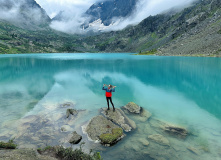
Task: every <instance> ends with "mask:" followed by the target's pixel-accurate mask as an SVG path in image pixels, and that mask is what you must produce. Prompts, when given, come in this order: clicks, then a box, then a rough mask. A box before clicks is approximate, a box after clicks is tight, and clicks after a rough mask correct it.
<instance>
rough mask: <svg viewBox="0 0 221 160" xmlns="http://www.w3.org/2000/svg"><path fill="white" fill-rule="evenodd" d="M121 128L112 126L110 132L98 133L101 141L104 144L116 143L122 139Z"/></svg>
mask: <svg viewBox="0 0 221 160" xmlns="http://www.w3.org/2000/svg"><path fill="white" fill-rule="evenodd" d="M122 136H123V129H122V128H114V129H112V133H104V134H102V135H100V137H99V138H100V140H101V143H102V144H104V145H109V146H110V145H113V144H116V143H117V142H118V141H119V140H121V139H122Z"/></svg>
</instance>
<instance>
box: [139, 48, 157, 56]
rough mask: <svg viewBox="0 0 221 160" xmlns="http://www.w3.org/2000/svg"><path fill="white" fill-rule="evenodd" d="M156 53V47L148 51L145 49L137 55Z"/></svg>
mask: <svg viewBox="0 0 221 160" xmlns="http://www.w3.org/2000/svg"><path fill="white" fill-rule="evenodd" d="M156 53H157V50H156V49H152V50H150V51H146V52H140V53H139V54H137V55H154V54H156Z"/></svg>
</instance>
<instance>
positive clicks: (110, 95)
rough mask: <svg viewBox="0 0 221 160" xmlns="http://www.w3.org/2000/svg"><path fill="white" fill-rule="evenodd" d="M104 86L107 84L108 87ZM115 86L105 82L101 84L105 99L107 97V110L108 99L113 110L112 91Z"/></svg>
mask: <svg viewBox="0 0 221 160" xmlns="http://www.w3.org/2000/svg"><path fill="white" fill-rule="evenodd" d="M105 86H108V87H107V88H106V87H105ZM115 87H116V86H112V85H106V84H104V85H103V88H102V90H105V91H106V99H107V106H108V109H107V110H110V108H109V101H110V102H111V104H112V106H113V111H115V108H114V104H113V102H112V92H115Z"/></svg>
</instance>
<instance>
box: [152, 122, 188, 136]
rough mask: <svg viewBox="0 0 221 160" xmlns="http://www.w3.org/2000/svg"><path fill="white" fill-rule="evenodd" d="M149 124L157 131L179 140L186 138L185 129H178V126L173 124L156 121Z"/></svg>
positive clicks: (186, 132)
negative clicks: (157, 129) (159, 130)
mask: <svg viewBox="0 0 221 160" xmlns="http://www.w3.org/2000/svg"><path fill="white" fill-rule="evenodd" d="M150 124H151V126H152V127H155V128H159V129H161V130H163V131H164V132H166V133H168V134H170V135H173V136H176V137H179V138H186V136H187V135H188V131H187V129H185V128H183V127H180V126H176V125H174V124H169V123H166V122H162V121H160V120H157V119H153V120H151V121H150Z"/></svg>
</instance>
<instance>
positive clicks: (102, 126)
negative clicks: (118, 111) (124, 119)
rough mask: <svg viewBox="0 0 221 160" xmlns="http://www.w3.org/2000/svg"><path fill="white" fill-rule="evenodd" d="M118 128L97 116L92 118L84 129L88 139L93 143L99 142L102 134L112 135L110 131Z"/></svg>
mask: <svg viewBox="0 0 221 160" xmlns="http://www.w3.org/2000/svg"><path fill="white" fill-rule="evenodd" d="M114 128H119V127H118V126H117V125H115V124H114V123H113V122H111V121H110V120H107V119H106V118H104V117H103V116H101V115H99V116H96V117H94V118H92V119H91V120H90V121H89V123H88V125H87V126H86V128H85V131H83V132H86V133H87V135H88V137H89V138H90V139H91V140H93V141H99V140H100V139H99V137H100V135H102V134H104V133H110V134H111V133H112V129H114Z"/></svg>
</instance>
